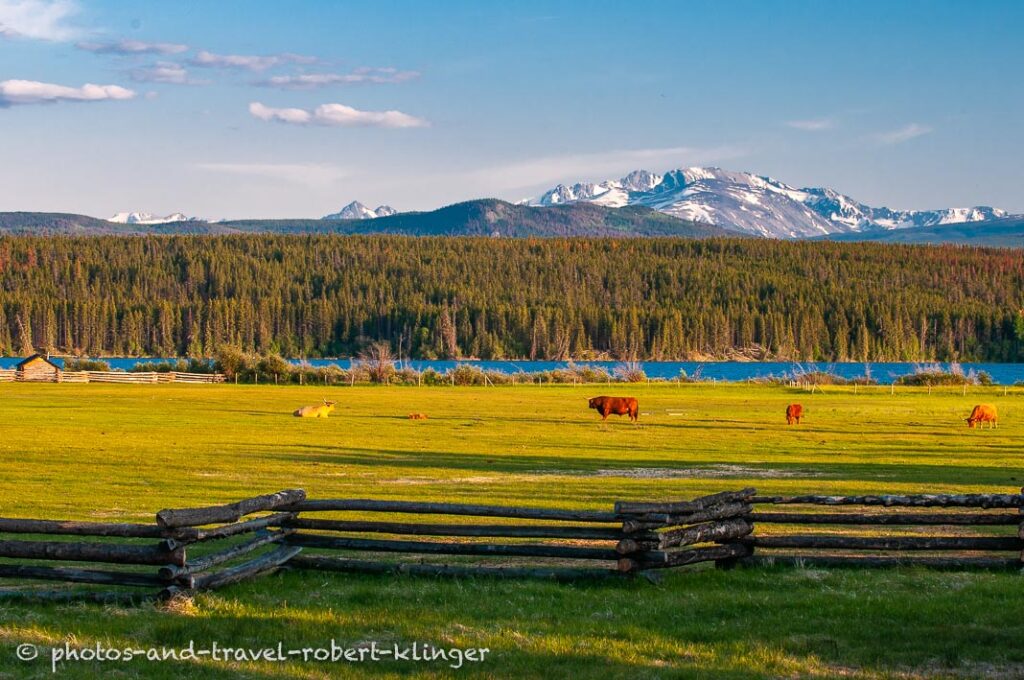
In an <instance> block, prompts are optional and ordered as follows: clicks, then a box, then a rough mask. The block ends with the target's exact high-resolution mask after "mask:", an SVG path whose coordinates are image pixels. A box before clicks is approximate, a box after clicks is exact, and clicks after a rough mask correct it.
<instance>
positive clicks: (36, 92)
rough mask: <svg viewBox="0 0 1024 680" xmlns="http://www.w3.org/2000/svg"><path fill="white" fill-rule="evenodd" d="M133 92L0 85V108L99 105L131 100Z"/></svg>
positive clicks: (36, 84)
mask: <svg viewBox="0 0 1024 680" xmlns="http://www.w3.org/2000/svg"><path fill="white" fill-rule="evenodd" d="M134 97H135V92H134V91H132V90H129V89H127V88H124V87H120V86H119V85H93V84H92V83H86V84H85V85H82V86H81V87H67V86H65V85H54V84H53V83H40V82H38V81H35V80H4V81H0V107H2V108H6V107H9V106H17V105H27V104H52V103H54V102H99V101H106V100H109V99H132V98H134Z"/></svg>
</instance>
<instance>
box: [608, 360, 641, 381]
mask: <svg viewBox="0 0 1024 680" xmlns="http://www.w3.org/2000/svg"><path fill="white" fill-rule="evenodd" d="M614 374H615V377H616V379H618V380H619V381H621V382H629V383H638V382H644V381H646V380H647V374H646V373H644V370H643V369H642V368H640V364H639V363H637V362H635V361H631V362H628V363H624V364H619V365H618V366H616V367H615V371H614Z"/></svg>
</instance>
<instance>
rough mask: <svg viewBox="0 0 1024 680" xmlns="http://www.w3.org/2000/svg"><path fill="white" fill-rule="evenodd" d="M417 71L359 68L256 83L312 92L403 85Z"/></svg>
mask: <svg viewBox="0 0 1024 680" xmlns="http://www.w3.org/2000/svg"><path fill="white" fill-rule="evenodd" d="M419 76H420V74H419V73H418V72H417V71H399V70H398V69H394V68H360V69H356V70H355V71H353V72H352V73H303V74H299V75H294V76H272V77H270V78H267V79H266V80H261V81H259V82H257V83H256V84H257V85H262V86H264V87H278V88H281V89H283V90H312V89H314V88H317V87H327V86H330V85H359V84H364V83H371V84H383V83H404V82H407V81H409V80H414V79H416V78H419Z"/></svg>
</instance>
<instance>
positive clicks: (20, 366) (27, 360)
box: [16, 353, 60, 371]
mask: <svg viewBox="0 0 1024 680" xmlns="http://www.w3.org/2000/svg"><path fill="white" fill-rule="evenodd" d="M34 361H44V362H46V363H48V364H49V365H51V366H53V367H54V368H55V369H57V370H58V371H59V370H60V366H58V365H57V364H55V363H53V362H52V361H50V360H49V359H47V358H46V357H44V356H43V355H42V354H38V353H37V354H33V355H32V356H30V357H26V358H25V359H22V360H21V361H20V362H19V363H18V365H17V367H16V368H18V370H21V369H23V368H25V367H26V366H28V365H29V364H31V363H32V362H34Z"/></svg>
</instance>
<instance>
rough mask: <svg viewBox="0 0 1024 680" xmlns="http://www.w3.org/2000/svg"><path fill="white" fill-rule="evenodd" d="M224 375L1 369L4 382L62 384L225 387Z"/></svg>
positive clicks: (1, 377)
mask: <svg viewBox="0 0 1024 680" xmlns="http://www.w3.org/2000/svg"><path fill="white" fill-rule="evenodd" d="M224 381H225V378H224V374H222V373H184V372H181V371H167V372H155V371H134V372H127V371H59V372H57V373H47V374H27V373H25V372H23V371H18V370H15V369H13V368H11V369H0V382H58V383H128V384H153V385H156V384H163V383H188V384H202V383H222V382H224Z"/></svg>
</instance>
